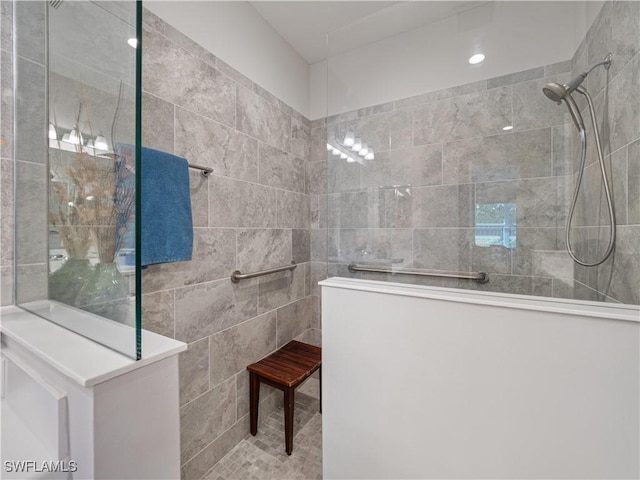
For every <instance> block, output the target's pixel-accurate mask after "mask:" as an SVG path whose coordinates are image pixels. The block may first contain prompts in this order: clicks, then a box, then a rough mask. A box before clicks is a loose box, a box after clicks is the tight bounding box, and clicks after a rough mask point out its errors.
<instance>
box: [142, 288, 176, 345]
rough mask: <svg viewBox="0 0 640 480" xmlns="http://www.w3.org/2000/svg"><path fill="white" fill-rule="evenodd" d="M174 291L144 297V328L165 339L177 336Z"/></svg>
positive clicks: (148, 294) (164, 291)
mask: <svg viewBox="0 0 640 480" xmlns="http://www.w3.org/2000/svg"><path fill="white" fill-rule="evenodd" d="M174 312H175V302H174V298H173V290H163V291H161V292H154V293H144V294H143V295H142V328H144V329H145V330H149V331H151V332H154V333H157V334H159V335H164V336H165V337H169V338H173V337H174V334H175V321H174Z"/></svg>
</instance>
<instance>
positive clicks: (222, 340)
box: [210, 312, 276, 385]
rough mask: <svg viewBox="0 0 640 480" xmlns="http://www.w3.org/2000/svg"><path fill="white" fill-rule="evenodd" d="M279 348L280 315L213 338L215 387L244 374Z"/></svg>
mask: <svg viewBox="0 0 640 480" xmlns="http://www.w3.org/2000/svg"><path fill="white" fill-rule="evenodd" d="M275 349H276V312H270V313H267V314H265V315H261V316H259V317H257V318H254V319H252V320H249V321H248V322H244V323H241V324H240V325H236V326H235V327H232V328H229V329H227V330H224V331H222V332H220V333H217V334H216V335H213V336H212V337H211V345H210V362H211V367H210V372H211V379H210V380H211V385H218V384H219V383H221V382H222V381H224V380H225V379H227V378H229V377H231V376H234V377H233V378H234V379H235V374H236V373H238V372H241V371H242V370H244V369H245V368H247V365H249V364H250V363H253V362H256V361H258V360H260V359H261V358H262V357H264V356H266V355H268V354H269V353H271V352H273V351H274V350H275Z"/></svg>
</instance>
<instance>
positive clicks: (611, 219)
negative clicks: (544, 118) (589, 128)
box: [565, 87, 616, 267]
mask: <svg viewBox="0 0 640 480" xmlns="http://www.w3.org/2000/svg"><path fill="white" fill-rule="evenodd" d="M576 90H577V91H578V92H579V93H581V94H582V95H584V96H585V97H586V99H587V103H588V105H589V113H590V114H591V124H592V125H593V135H594V138H595V140H596V149H597V150H598V163H599V165H600V171H601V172H602V183H603V184H604V193H605V196H606V199H607V208H608V210H609V224H610V226H611V228H610V231H609V244H608V246H607V250H606V251H605V253H604V255H603V256H602V258H600V259H598V260H596V261H595V262H585V261H582V260H580V259H579V258H578V257H577V256H576V254H575V252H574V251H573V248H572V247H571V238H570V237H571V223H572V221H573V216H574V213H575V209H576V203H577V202H578V194H579V193H580V186H581V185H582V178H583V176H584V170H585V167H586V163H587V135H586V132H585V129H584V127H581V126H579V127H578V134H579V136H580V142H581V144H582V148H581V158H580V169H579V170H578V179H577V182H576V186H575V189H574V191H573V200H572V201H571V208H570V209H569V218H567V227H566V231H565V241H566V244H567V252H568V253H569V255H570V256H571V258H572V259H573V261H574V262H576V263H577V264H579V265H582V266H584V267H595V266H598V265H600V264H602V263H604V262H605V261H606V260H607V259H608V258H609V257H610V256H611V253H612V252H613V247H614V245H615V242H616V218H615V213H614V208H613V201H612V199H611V191H610V190H609V179H608V177H607V170H606V168H605V165H604V158H603V156H602V146H601V145H600V135H599V134H598V126H597V121H596V115H595V111H594V108H593V102H592V101H591V95H589V92H587V91H586V90H585V89H584V88H582V87H578V88H577V89H576Z"/></svg>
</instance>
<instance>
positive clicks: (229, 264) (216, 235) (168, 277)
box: [142, 228, 236, 292]
mask: <svg viewBox="0 0 640 480" xmlns="http://www.w3.org/2000/svg"><path fill="white" fill-rule="evenodd" d="M235 256H236V232H235V231H234V230H232V229H226V228H196V229H194V232H193V256H192V260H191V261H189V262H174V263H161V264H158V265H151V266H149V267H148V268H147V269H146V270H144V272H143V276H142V287H143V290H144V291H145V292H153V291H157V290H164V289H167V288H178V287H184V286H187V285H194V284H197V283H202V282H209V281H211V280H218V279H220V278H227V277H228V276H229V274H230V273H231V272H232V271H233V270H234V268H235V265H236V258H235Z"/></svg>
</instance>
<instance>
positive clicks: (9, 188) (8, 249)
mask: <svg viewBox="0 0 640 480" xmlns="http://www.w3.org/2000/svg"><path fill="white" fill-rule="evenodd" d="M13 165H14V163H13V161H11V160H4V159H2V160H0V192H1V193H0V195H1V196H0V216H1V217H2V229H0V266H3V267H6V266H9V265H11V264H12V262H13V258H14V248H13V242H14V238H13V236H14V215H13V214H14V204H13Z"/></svg>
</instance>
